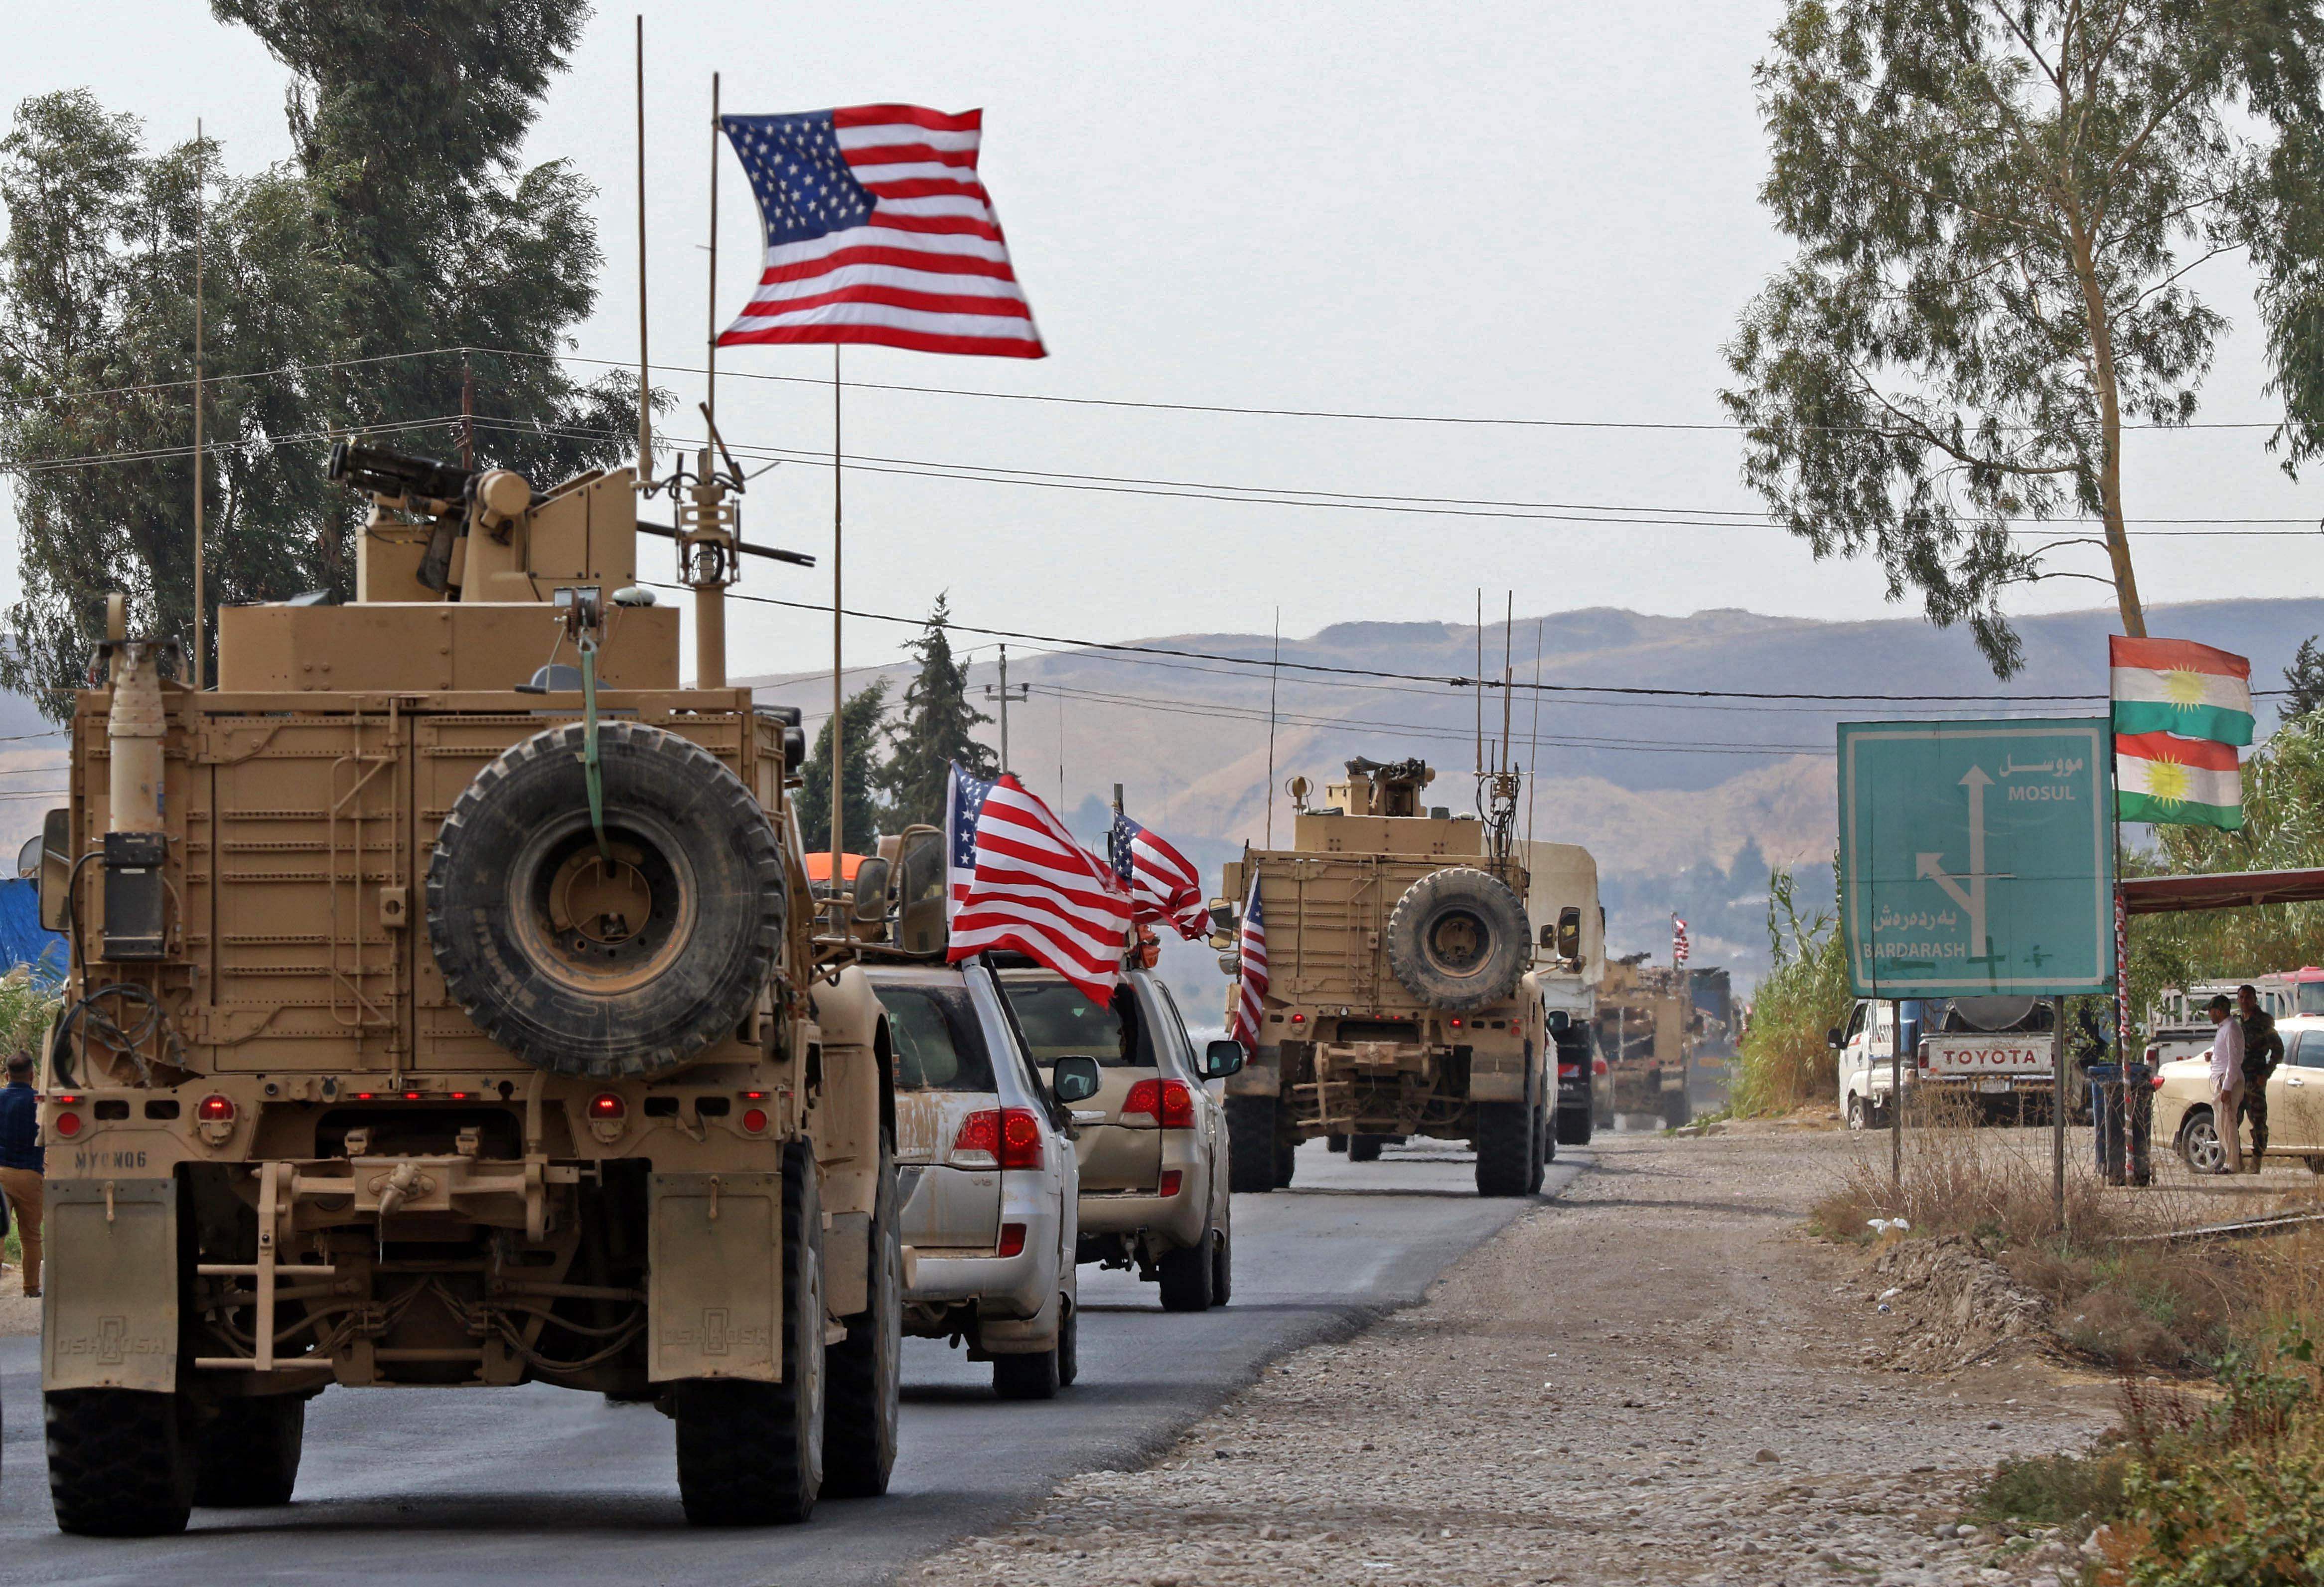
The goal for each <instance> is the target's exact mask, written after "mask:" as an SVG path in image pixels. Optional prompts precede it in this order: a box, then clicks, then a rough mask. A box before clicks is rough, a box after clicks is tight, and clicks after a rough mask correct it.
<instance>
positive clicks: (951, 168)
mask: <svg viewBox="0 0 2324 1587" xmlns="http://www.w3.org/2000/svg"><path fill="white" fill-rule="evenodd" d="M983 124H984V112H982V110H970V111H966V112H964V113H963V114H961V115H944V114H942V113H941V112H938V111H934V110H925V109H922V108H921V107H920V106H917V105H857V106H850V107H848V108H845V109H842V110H809V111H804V112H800V113H798V114H795V115H729V116H724V117H721V118H720V125H722V126H723V127H724V129H725V132H726V137H727V140H728V141H729V142H730V143H733V146H734V153H735V155H736V157H737V158H739V159H740V160H741V161H742V169H743V171H745V172H746V173H748V175H749V176H750V179H751V188H752V191H754V192H755V193H757V195H758V198H759V217H760V219H761V223H762V224H763V225H764V227H765V230H766V236H767V263H766V269H765V271H764V272H762V273H761V276H760V277H759V285H758V288H757V290H756V291H753V292H752V295H751V301H750V303H749V304H748V305H747V306H746V307H745V308H744V309H743V310H742V314H741V315H740V316H739V317H738V318H736V319H735V321H734V323H733V325H731V326H728V327H727V328H726V330H725V332H724V334H723V335H722V336H720V337H719V338H718V343H719V346H733V345H735V344H737V343H742V342H877V343H880V344H881V345H882V346H890V347H909V348H912V349H914V350H915V351H918V352H922V353H984V354H990V355H994V356H997V357H1002V358H1040V357H1045V356H1047V350H1046V349H1044V348H1043V347H1042V346H1041V334H1040V332H1039V331H1038V330H1037V329H1035V328H1034V326H1033V309H1032V306H1031V305H1030V304H1029V303H1028V302H1027V301H1026V300H1025V291H1024V289H1023V288H1022V287H1020V286H1019V285H1018V284H1017V272H1015V270H1014V269H1012V268H1011V267H1010V263H1009V245H1008V243H1007V242H1006V241H1005V240H1003V238H1002V237H1001V222H1000V221H999V219H998V218H996V217H994V215H993V213H992V200H991V197H990V196H989V195H988V194H987V193H986V192H985V190H984V183H983V181H982V180H981V179H980V178H979V177H978V175H977V171H976V154H977V144H978V143H979V141H980V140H981V139H982V136H983V131H982V128H983Z"/></svg>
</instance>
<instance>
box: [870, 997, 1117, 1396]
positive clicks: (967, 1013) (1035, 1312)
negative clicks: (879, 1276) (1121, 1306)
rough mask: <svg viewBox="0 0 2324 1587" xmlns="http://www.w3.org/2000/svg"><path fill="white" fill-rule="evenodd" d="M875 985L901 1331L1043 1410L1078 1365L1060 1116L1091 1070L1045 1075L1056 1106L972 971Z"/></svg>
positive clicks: (1074, 1184) (1068, 1179)
mask: <svg viewBox="0 0 2324 1587" xmlns="http://www.w3.org/2000/svg"><path fill="white" fill-rule="evenodd" d="M870 977H871V986H872V990H874V991H875V992H878V993H879V994H880V1001H881V1004H883V1005H884V1006H885V1007H886V1009H887V1010H888V1030H889V1038H890V1041H891V1042H892V1044H893V1047H894V1060H895V1074H896V1178H897V1200H898V1202H899V1204H901V1205H902V1207H903V1213H902V1217H901V1219H900V1223H901V1226H902V1231H903V1243H904V1250H905V1260H904V1332H905V1333H908V1334H912V1335H916V1336H918V1337H920V1338H927V1339H950V1340H952V1341H954V1342H955V1343H958V1342H965V1343H966V1344H967V1346H968V1351H969V1359H970V1360H971V1361H987V1360H989V1361H991V1363H992V1388H993V1392H995V1393H996V1394H998V1395H1000V1397H1001V1398H1003V1399H1047V1398H1051V1397H1052V1396H1054V1395H1055V1394H1056V1392H1057V1390H1058V1389H1060V1388H1062V1387H1063V1386H1064V1385H1065V1384H1068V1383H1071V1382H1072V1381H1073V1380H1074V1374H1075V1372H1076V1370H1078V1366H1079V1362H1078V1361H1077V1359H1076V1357H1077V1350H1076V1341H1077V1335H1078V1333H1079V1319H1078V1316H1077V1315H1076V1313H1077V1309H1078V1306H1079V1304H1080V1287H1079V1285H1078V1283H1077V1282H1076V1279H1075V1273H1074V1256H1075V1241H1076V1235H1077V1232H1078V1226H1077V1221H1076V1207H1077V1192H1078V1187H1079V1180H1080V1175H1079V1170H1078V1163H1077V1161H1076V1159H1075V1157H1074V1140H1073V1132H1072V1131H1073V1126H1072V1120H1071V1114H1070V1112H1069V1110H1070V1107H1071V1104H1072V1103H1074V1101H1075V1100H1082V1101H1086V1100H1088V1099H1089V1098H1091V1097H1093V1096H1094V1095H1096V1094H1097V1093H1098V1092H1099V1089H1100V1085H1101V1079H1100V1075H1099V1072H1098V1067H1097V1066H1096V1065H1095V1064H1093V1063H1092V1062H1090V1061H1089V1060H1087V1059H1083V1060H1082V1061H1080V1062H1079V1063H1069V1064H1059V1065H1057V1066H1055V1067H1056V1078H1055V1081H1054V1085H1055V1092H1054V1093H1053V1092H1052V1089H1051V1087H1052V1084H1053V1083H1052V1082H1050V1081H1047V1080H1045V1079H1044V1078H1043V1076H1042V1075H1041V1073H1040V1071H1039V1070H1037V1069H1036V1068H1035V1067H1034V1066H1033V1063H1032V1060H1031V1057H1030V1056H1029V1055H1028V1052H1027V1050H1026V1047H1025V1043H1024V1040H1023V1038H1021V1037H1020V1036H1019V1033H1018V1030H1017V1029H1016V1026H1015V1023H1014V1021H1013V1020H1011V1019H1010V1014H1009V1010H1008V1009H1007V1007H1006V1006H1005V1005H1004V1004H1003V1003H1002V1001H1001V997H1000V995H999V993H998V992H996V991H995V990H994V987H993V983H992V974H991V971H989V970H987V969H986V968H985V967H984V966H983V965H982V964H973V963H972V964H961V965H947V966H937V965H930V966H927V967H925V968H923V967H918V966H914V967H909V968H907V967H903V966H887V965H882V966H880V967H877V968H874V969H872V970H871V972H870Z"/></svg>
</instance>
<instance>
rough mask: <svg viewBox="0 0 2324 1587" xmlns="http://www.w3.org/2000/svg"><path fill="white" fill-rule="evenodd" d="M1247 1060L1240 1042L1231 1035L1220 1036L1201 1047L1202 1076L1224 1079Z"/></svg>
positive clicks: (1211, 1078)
mask: <svg viewBox="0 0 2324 1587" xmlns="http://www.w3.org/2000/svg"><path fill="white" fill-rule="evenodd" d="M1248 1061H1249V1057H1248V1055H1247V1054H1245V1053H1244V1051H1243V1050H1242V1043H1240V1042H1239V1041H1237V1040H1236V1039H1235V1038H1233V1037H1231V1036H1225V1037H1221V1038H1219V1039H1218V1040H1216V1041H1213V1042H1212V1043H1210V1044H1209V1045H1208V1046H1206V1047H1203V1079H1205V1080H1224V1079H1225V1078H1226V1077H1227V1076H1228V1075H1232V1074H1235V1073H1237V1072H1238V1071H1240V1069H1241V1068H1242V1066H1243V1065H1244V1064H1245V1063H1246V1062H1248Z"/></svg>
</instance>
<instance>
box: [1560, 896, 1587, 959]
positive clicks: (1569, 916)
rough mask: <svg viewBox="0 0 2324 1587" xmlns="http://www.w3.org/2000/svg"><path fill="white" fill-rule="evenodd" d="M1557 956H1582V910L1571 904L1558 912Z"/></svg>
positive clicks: (1577, 957)
mask: <svg viewBox="0 0 2324 1587" xmlns="http://www.w3.org/2000/svg"><path fill="white" fill-rule="evenodd" d="M1557 956H1558V957H1559V958H1561V959H1579V958H1581V957H1582V911H1581V910H1580V909H1574V908H1572V907H1571V906H1568V907H1567V908H1565V909H1560V910H1559V911H1558V912H1557Z"/></svg>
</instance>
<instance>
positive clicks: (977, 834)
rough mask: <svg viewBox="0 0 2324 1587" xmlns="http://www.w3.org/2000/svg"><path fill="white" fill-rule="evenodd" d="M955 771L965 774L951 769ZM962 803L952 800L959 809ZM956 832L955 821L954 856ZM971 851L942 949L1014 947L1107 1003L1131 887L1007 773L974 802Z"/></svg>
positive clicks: (966, 953)
mask: <svg viewBox="0 0 2324 1587" xmlns="http://www.w3.org/2000/svg"><path fill="white" fill-rule="evenodd" d="M953 775H954V779H955V780H956V781H960V780H964V779H961V777H960V771H959V769H958V768H957V767H955V768H954V771H953ZM962 802H964V801H961V800H957V799H956V800H954V807H955V808H957V807H958V806H959V804H961V803H962ZM958 834H959V828H958V827H957V826H955V827H954V838H953V843H954V856H955V859H956V858H957V856H958V854H959V842H960V839H959V835H958ZM970 853H971V855H972V859H973V865H972V869H971V873H970V876H969V882H968V890H967V891H966V892H965V893H964V894H962V895H960V896H959V897H958V898H957V899H956V900H954V910H953V918H952V947H951V948H950V950H949V951H948V952H947V953H946V955H945V957H946V958H948V959H951V960H953V961H955V962H957V961H959V960H961V959H965V958H970V957H973V955H977V954H981V953H983V952H985V951H987V950H988V949H993V948H1006V949H1011V950H1013V951H1015V952H1017V953H1020V954H1025V955H1029V956H1030V957H1031V958H1033V959H1034V960H1036V961H1037V962H1038V963H1040V964H1047V966H1048V967H1049V968H1050V969H1052V970H1055V971H1056V973H1058V974H1060V975H1062V976H1064V977H1065V979H1066V980H1067V981H1070V982H1072V983H1074V985H1075V986H1077V987H1079V988H1080V989H1081V991H1082V995H1083V996H1084V997H1086V998H1088V999H1089V1000H1090V1001H1092V1002H1093V1003H1096V1004H1097V1005H1098V1006H1099V1007H1101V1008H1102V1007H1104V1006H1106V1005H1107V1004H1109V1003H1111V1001H1113V993H1114V990H1115V989H1116V988H1117V987H1119V986H1120V984H1121V955H1122V949H1123V946H1124V945H1125V944H1126V942H1127V940H1128V937H1129V932H1130V895H1129V893H1128V892H1126V891H1124V890H1123V889H1122V886H1121V883H1120V881H1116V880H1115V878H1114V874H1113V872H1112V871H1111V869H1110V868H1109V867H1108V866H1107V865H1106V864H1105V863H1103V862H1102V861H1101V860H1099V859H1098V857H1097V856H1096V855H1095V854H1093V853H1090V852H1089V851H1088V850H1087V849H1085V848H1084V847H1082V845H1081V844H1079V843H1077V842H1075V841H1074V835H1073V834H1072V833H1070V832H1068V831H1066V830H1065V823H1064V822H1062V821H1060V820H1058V819H1057V818H1056V816H1054V815H1052V814H1051V813H1050V810H1049V807H1048V806H1047V805H1045V804H1043V803H1042V802H1041V801H1040V800H1039V799H1037V798H1034V797H1033V796H1032V795H1031V794H1029V793H1028V792H1026V791H1025V785H1024V784H1023V783H1021V782H1019V781H1018V780H1016V779H1015V778H1014V777H1012V776H1010V774H1009V773H1007V772H1005V771H1004V772H1002V773H1001V778H1000V780H999V781H997V782H994V783H991V784H990V785H989V786H988V787H987V788H986V789H985V792H984V794H983V796H982V798H981V799H979V800H978V802H977V808H976V815H975V817H974V818H973V827H972V835H971V837H970ZM958 874H959V872H958V871H957V870H956V869H955V871H954V875H955V876H956V875H958Z"/></svg>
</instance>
